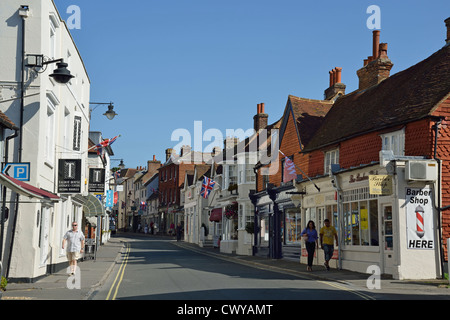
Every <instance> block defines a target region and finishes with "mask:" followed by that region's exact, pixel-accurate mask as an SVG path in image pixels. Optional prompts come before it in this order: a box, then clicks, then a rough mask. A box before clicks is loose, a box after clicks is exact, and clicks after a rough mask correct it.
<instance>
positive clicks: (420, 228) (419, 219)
mask: <svg viewBox="0 0 450 320" xmlns="http://www.w3.org/2000/svg"><path fill="white" fill-rule="evenodd" d="M423 214H424V210H423V208H422V207H421V206H417V207H416V233H417V235H418V236H419V238H422V237H423V236H424V235H425V232H424V223H423Z"/></svg>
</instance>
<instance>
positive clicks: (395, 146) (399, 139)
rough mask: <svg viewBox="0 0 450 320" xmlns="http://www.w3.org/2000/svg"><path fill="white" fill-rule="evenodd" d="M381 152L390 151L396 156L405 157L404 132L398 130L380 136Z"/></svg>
mask: <svg viewBox="0 0 450 320" xmlns="http://www.w3.org/2000/svg"><path fill="white" fill-rule="evenodd" d="M380 137H381V140H382V150H391V151H392V152H393V153H394V155H396V156H404V155H405V130H404V129H402V130H398V131H394V132H390V133H385V134H382V135H380Z"/></svg>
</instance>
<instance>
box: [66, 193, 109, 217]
mask: <svg viewBox="0 0 450 320" xmlns="http://www.w3.org/2000/svg"><path fill="white" fill-rule="evenodd" d="M73 198H74V200H77V201H79V202H81V203H82V204H83V207H84V208H83V212H84V216H85V217H94V216H104V215H105V209H104V207H103V204H102V203H101V202H100V200H99V199H98V198H97V197H96V196H94V195H92V194H88V195H87V196H82V195H80V194H77V195H76V196H74V197H73Z"/></svg>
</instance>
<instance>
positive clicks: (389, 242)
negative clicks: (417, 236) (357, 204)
mask: <svg viewBox="0 0 450 320" xmlns="http://www.w3.org/2000/svg"><path fill="white" fill-rule="evenodd" d="M381 210H382V214H381V218H382V230H381V232H382V239H381V246H382V247H381V252H382V256H381V259H382V266H383V267H382V270H381V272H382V273H386V274H393V272H394V270H393V268H394V260H395V259H394V229H393V215H392V204H383V205H382V206H381Z"/></svg>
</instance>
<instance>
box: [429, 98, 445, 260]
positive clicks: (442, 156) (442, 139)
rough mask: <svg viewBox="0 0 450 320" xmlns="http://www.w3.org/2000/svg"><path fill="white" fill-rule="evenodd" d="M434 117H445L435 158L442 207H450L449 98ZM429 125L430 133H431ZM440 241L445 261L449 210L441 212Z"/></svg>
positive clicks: (432, 139)
mask: <svg viewBox="0 0 450 320" xmlns="http://www.w3.org/2000/svg"><path fill="white" fill-rule="evenodd" d="M433 115H434V116H442V117H445V120H444V121H443V122H442V125H441V127H440V129H439V136H438V147H437V158H439V159H441V160H442V177H441V179H442V189H441V190H442V203H441V206H442V207H446V206H449V205H450V120H449V119H450V97H449V98H447V99H446V100H445V101H444V102H443V103H442V104H441V105H440V106H439V108H437V109H436V111H435V112H434V113H433ZM431 126H432V124H430V131H431ZM430 140H431V142H432V146H433V147H432V152H434V137H433V138H431V139H430ZM441 214H442V239H443V242H444V254H445V259H446V260H447V261H448V257H447V241H446V239H448V238H450V210H445V211H442V213H441Z"/></svg>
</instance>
